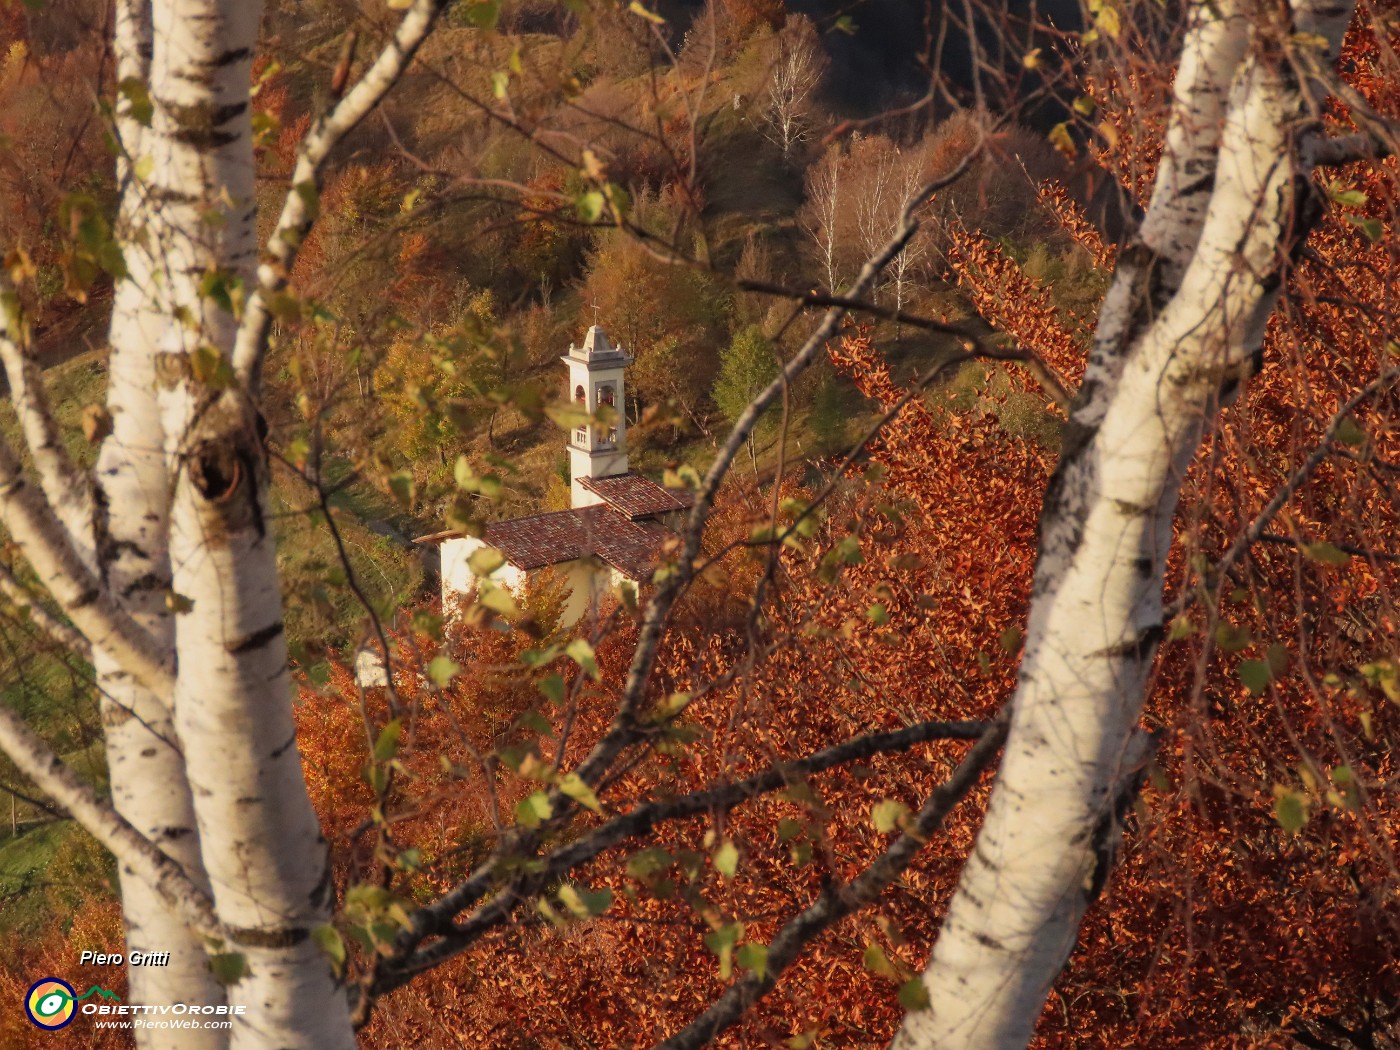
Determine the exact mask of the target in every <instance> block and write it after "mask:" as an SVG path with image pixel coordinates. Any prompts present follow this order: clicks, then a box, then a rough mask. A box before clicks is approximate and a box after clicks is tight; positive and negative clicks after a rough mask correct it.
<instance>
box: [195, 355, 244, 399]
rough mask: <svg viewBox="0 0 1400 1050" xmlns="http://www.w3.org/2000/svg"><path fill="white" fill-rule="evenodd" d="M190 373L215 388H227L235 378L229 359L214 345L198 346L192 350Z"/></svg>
mask: <svg viewBox="0 0 1400 1050" xmlns="http://www.w3.org/2000/svg"><path fill="white" fill-rule="evenodd" d="M190 374H191V375H193V376H194V378H195V379H196V380H198V381H199V382H201V383H203V384H204V385H205V386H207V387H210V388H211V389H214V390H223V389H226V388H227V387H230V386H232V385H233V380H234V376H233V368H232V366H230V365H229V363H228V359H227V358H225V357H224V355H223V354H221V353H219V351H218V350H216V349H214V347H212V346H197V347H195V348H194V350H192V351H191V352H190Z"/></svg>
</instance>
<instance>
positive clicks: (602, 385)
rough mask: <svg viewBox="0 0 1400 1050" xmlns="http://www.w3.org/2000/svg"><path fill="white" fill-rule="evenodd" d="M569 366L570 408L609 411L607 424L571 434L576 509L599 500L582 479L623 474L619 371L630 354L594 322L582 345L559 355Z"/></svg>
mask: <svg viewBox="0 0 1400 1050" xmlns="http://www.w3.org/2000/svg"><path fill="white" fill-rule="evenodd" d="M560 360H561V361H563V362H564V365H565V367H567V368H568V370H569V380H568V382H569V386H568V393H569V399H570V400H571V401H572V402H573V404H574V407H576V408H579V409H582V410H583V411H584V412H587V413H588V415H589V416H590V417H593V416H597V415H598V410H599V408H600V407H603V406H606V407H608V408H611V409H612V418H611V419H610V420H609V421H608V422H607V423H602V424H596V423H584V424H582V425H579V426H576V427H575V428H574V429H573V430H572V431H571V432H570V433H569V479H570V480H569V492H570V496H571V502H572V504H573V506H575V507H590V506H593V505H594V504H596V503H601V502H602V499H601V498H600V497H598V496H596V495H594V494H593V493H591V492H589V491H588V490H587V489H585V488H584V487H583V486H582V485H580V484H579V482H580V481H582V480H583V479H584V478H610V477H614V476H615V475H618V474H626V473H627V427H626V418H625V414H624V406H625V405H626V403H627V402H626V400H625V398H624V393H625V391H624V388H623V369H625V368H626V367H627V366H628V365H630V364H631V363H632V360H633V359H632V358H631V357H629V356H627V354H626V353H625V352H624V351H623V350H622V348H621V347H615V346H613V345H612V344H611V343H610V342H608V336H607V333H606V332H604V331H603V329H602V327H601V326H599V325H597V324H594V325H593V326H591V327H590V328H589V329H588V333H587V335H585V336H584V339H583V346H581V347H576V346H574V345H573V344H572V343H570V344H569V352H568V353H567V354H564V355H563V356H562V357H561V358H560Z"/></svg>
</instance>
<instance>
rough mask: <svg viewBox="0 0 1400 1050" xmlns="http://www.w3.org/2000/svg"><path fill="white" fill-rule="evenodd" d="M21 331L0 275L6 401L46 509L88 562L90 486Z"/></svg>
mask: <svg viewBox="0 0 1400 1050" xmlns="http://www.w3.org/2000/svg"><path fill="white" fill-rule="evenodd" d="M27 327H28V326H27V325H26V324H25V322H24V319H23V317H22V316H21V309H20V303H19V296H18V295H17V294H16V292H15V289H14V286H13V285H12V284H11V283H10V279H9V277H8V276H7V275H5V274H0V364H3V365H4V368H5V375H6V377H7V378H8V379H9V382H10V401H11V403H12V404H13V405H14V406H15V415H16V416H18V417H19V422H20V427H21V429H22V431H23V433H24V440H25V443H26V444H27V445H28V446H29V453H30V456H31V457H32V458H33V460H34V469H35V471H36V472H37V473H38V475H39V484H40V485H41V486H42V488H43V490H44V496H45V497H46V498H47V499H48V501H49V506H50V507H52V508H53V511H54V514H55V516H56V517H57V518H58V520H59V521H60V522H62V523H63V527H64V530H65V531H66V533H67V535H68V539H69V540H70V541H71V542H72V543H73V544H74V545H75V546H76V547H77V548H78V550H79V551H81V552H83V554H84V557H85V558H86V559H89V560H90V558H91V551H92V548H93V535H92V520H93V519H92V485H91V482H90V481H89V479H88V477H87V475H85V474H84V473H83V472H82V471H80V470H79V469H78V468H77V466H76V465H74V463H73V460H72V459H71V458H70V457H69V455H68V449H67V448H66V447H65V446H64V444H63V437H62V435H61V434H60V433H59V430H58V423H57V422H56V421H55V420H54V417H53V412H52V410H51V409H50V407H49V399H48V397H47V396H46V395H45V393H44V379H43V375H42V373H41V371H40V368H39V366H38V364H37V363H36V362H35V361H34V359H33V358H31V357H30V356H29V355H28V354H27V353H26V352H25V350H24V347H25V345H26V344H27V343H28V338H27Z"/></svg>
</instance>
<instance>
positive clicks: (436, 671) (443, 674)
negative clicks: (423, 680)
mask: <svg viewBox="0 0 1400 1050" xmlns="http://www.w3.org/2000/svg"><path fill="white" fill-rule="evenodd" d="M461 669H462V665H461V664H459V663H458V662H457V661H456V660H454V659H452V657H450V656H435V657H433V658H432V659H431V660H429V661H428V677H429V678H431V679H432V680H433V684H434V685H436V686H437V687H438V688H439V689H445V688H447V684H448V683H449V682H451V681H452V678H453V676H454V675H456V674H457V672H458V671H460V670H461Z"/></svg>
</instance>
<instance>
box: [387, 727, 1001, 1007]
mask: <svg viewBox="0 0 1400 1050" xmlns="http://www.w3.org/2000/svg"><path fill="white" fill-rule="evenodd" d="M987 731H988V725H987V723H985V722H920V723H919V724H917V725H913V726H910V727H909V728H907V729H898V730H894V731H891V732H888V733H872V734H869V735H867V736H860V737H856V738H854V739H852V740H847V741H845V742H844V743H841V744H836V745H833V746H832V747H828V748H825V749H824V750H822V751H818V752H817V753H816V754H813V755H811V756H809V757H807V758H804V759H799V760H797V761H793V762H785V763H781V764H779V765H775V766H771V767H770V768H768V769H766V770H764V771H763V772H762V773H759V774H757V775H756V776H753V777H750V778H748V779H747V780H741V781H738V782H737V783H733V784H723V785H720V786H718V787H713V788H709V789H707V790H705V791H696V792H693V793H691V794H688V795H683V796H681V797H680V798H674V799H668V800H667V801H665V802H651V803H647V804H645V805H641V806H637V807H636V808H635V809H633V810H631V811H630V812H628V813H626V814H624V815H623V816H620V817H614V818H613V819H612V820H610V821H608V822H607V823H606V824H604V825H602V826H601V827H599V828H595V829H594V830H593V831H591V832H589V833H588V834H587V835H585V836H583V837H582V838H579V839H577V840H576V841H574V842H572V843H570V844H569V845H567V846H564V847H563V848H561V849H559V850H556V851H555V852H554V853H552V854H550V855H549V856H548V857H547V858H545V860H544V861H543V864H542V865H541V866H540V867H539V868H538V869H537V870H536V871H534V872H532V873H531V874H530V875H529V876H528V877H521V878H518V879H516V880H515V881H514V882H512V883H511V884H510V885H509V886H506V887H503V888H502V889H501V890H500V891H499V892H497V893H496V894H495V895H494V896H493V897H492V899H491V901H490V902H489V903H488V904H486V905H485V906H484V907H482V908H480V909H478V910H477V912H475V913H474V914H473V915H472V916H470V917H469V918H468V919H467V920H466V921H465V922H463V923H457V924H452V923H451V919H452V916H453V915H454V914H456V912H457V911H460V910H461V908H462V907H463V906H464V903H470V902H469V901H468V902H463V900H462V896H463V895H462V894H461V893H460V892H454V893H453V894H451V895H449V896H447V897H444V898H443V899H441V900H439V901H438V902H437V903H436V904H433V905H430V906H429V907H427V908H424V909H422V911H420V912H419V913H417V914H416V915H415V917H414V920H415V928H416V927H417V926H418V925H419V924H420V923H421V924H422V925H423V926H424V927H425V928H429V929H432V930H433V931H434V932H441V934H442V939H441V940H439V941H437V942H435V943H434V944H433V945H431V946H430V947H428V948H426V949H424V950H422V951H419V952H415V953H413V954H412V955H408V956H405V957H404V958H403V959H402V961H400V962H398V963H395V964H392V965H391V966H389V967H387V972H386V974H385V976H384V977H383V978H381V980H380V981H379V982H377V983H376V984H375V986H374V989H373V993H372V994H374V995H382V994H384V993H385V992H389V991H392V990H393V989H395V988H398V987H400V986H401V985H403V984H405V983H407V982H408V981H409V980H410V979H411V978H412V977H413V976H414V975H415V974H418V973H421V972H423V971H424V970H428V969H431V968H432V967H434V966H436V965H438V964H439V963H442V962H445V961H446V960H447V959H450V958H451V957H452V956H454V955H457V954H458V953H460V952H461V951H463V950H464V949H465V948H467V947H468V946H469V945H470V944H472V943H473V942H475V941H476V940H477V939H478V938H480V937H481V935H482V934H484V933H486V932H487V930H489V929H491V928H492V927H494V926H496V925H497V924H498V923H500V922H501V921H502V920H503V919H504V918H505V916H506V915H508V914H509V912H510V911H511V910H512V909H513V908H514V907H515V906H516V905H517V904H518V903H520V902H521V901H523V900H525V899H528V898H529V897H530V896H532V895H534V894H535V893H537V892H539V891H540V889H541V888H543V887H545V886H547V885H549V884H550V883H552V882H554V881H555V880H557V879H559V878H562V877H563V876H564V875H566V874H568V873H569V872H570V871H572V870H574V869H575V868H578V867H579V866H581V865H583V864H586V863H588V862H589V861H590V860H592V859H593V858H595V857H597V856H598V855H599V854H600V853H602V852H604V851H605V850H609V849H612V848H613V847H614V846H618V845H620V844H622V843H624V842H627V841H630V840H634V839H640V838H642V837H644V836H646V835H649V834H650V833H651V832H652V831H653V830H654V829H655V828H656V827H657V825H659V824H664V823H666V822H668V821H673V820H685V819H687V818H689V817H694V816H698V815H699V814H702V813H711V812H715V811H727V810H730V809H733V808H734V807H735V806H737V805H739V804H740V803H742V802H747V801H749V800H750V799H754V798H758V797H759V796H760V795H765V794H768V793H770V792H773V791H779V790H782V789H783V788H785V787H787V786H789V785H791V784H793V783H796V782H798V781H800V780H803V779H805V778H807V777H809V776H812V775H814V774H816V773H821V772H824V771H826V770H828V769H834V768H835V767H837V766H841V765H846V764H848V763H850V762H859V761H861V760H862V759H867V758H871V757H873V756H875V755H882V754H891V753H894V752H899V751H907V750H908V749H909V748H911V747H914V746H915V745H916V744H923V743H928V742H930V741H933V740H980V739H981V738H983V737H984V736H985V735H986V733H987ZM465 887H470V892H471V893H472V895H473V898H474V899H480V898H481V897H482V896H484V895H485V893H486V892H488V890H489V889H490V887H491V879H490V878H481V877H478V876H477V875H474V876H473V878H472V879H471V880H469V882H468V883H466V884H464V887H463V888H465ZM459 889H461V888H459Z"/></svg>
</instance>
